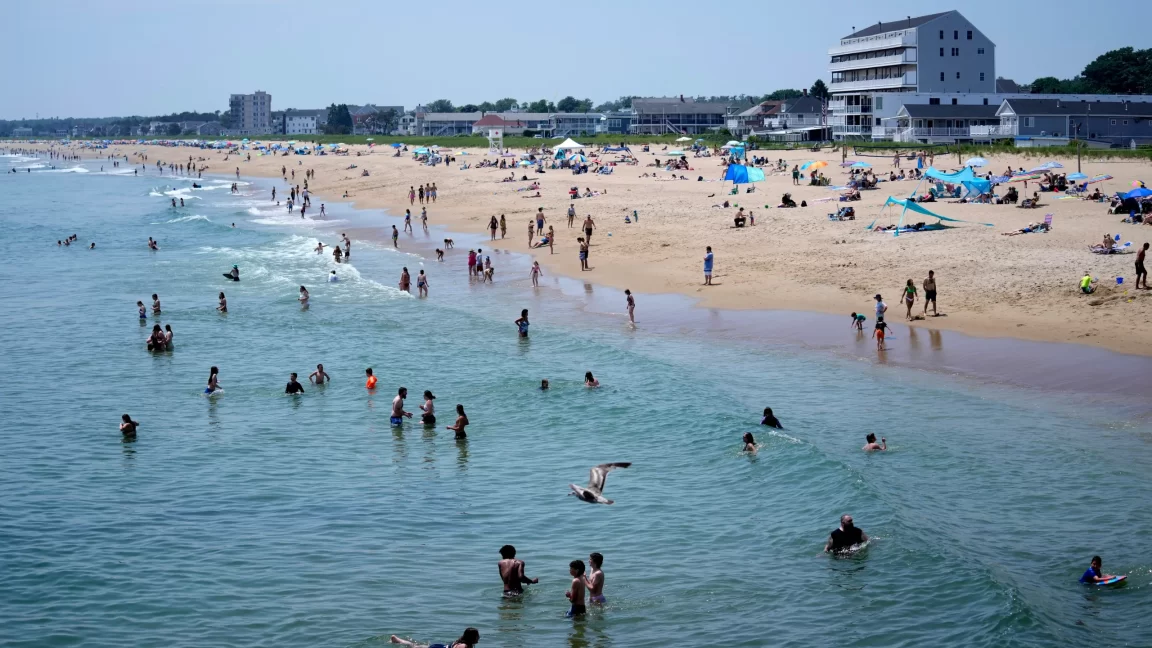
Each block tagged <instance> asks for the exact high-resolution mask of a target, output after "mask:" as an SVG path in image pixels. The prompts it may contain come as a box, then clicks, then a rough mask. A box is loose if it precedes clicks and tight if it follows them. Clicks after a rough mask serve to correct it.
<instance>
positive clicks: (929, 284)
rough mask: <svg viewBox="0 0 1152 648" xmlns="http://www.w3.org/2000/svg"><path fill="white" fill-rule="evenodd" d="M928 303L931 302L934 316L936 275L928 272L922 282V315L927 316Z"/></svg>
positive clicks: (930, 271)
mask: <svg viewBox="0 0 1152 648" xmlns="http://www.w3.org/2000/svg"><path fill="white" fill-rule="evenodd" d="M928 302H932V316H933V317H935V316H936V273H935V272H934V271H932V270H929V271H928V278H927V279H925V280H924V314H925V315H927V314H928Z"/></svg>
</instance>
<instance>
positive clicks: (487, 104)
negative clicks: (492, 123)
mask: <svg viewBox="0 0 1152 648" xmlns="http://www.w3.org/2000/svg"><path fill="white" fill-rule="evenodd" d="M479 108H480V110H482V111H484V112H486V113H489V112H493V111H495V110H496V104H494V103H492V102H491V101H484V102H481V103H480V106H479Z"/></svg>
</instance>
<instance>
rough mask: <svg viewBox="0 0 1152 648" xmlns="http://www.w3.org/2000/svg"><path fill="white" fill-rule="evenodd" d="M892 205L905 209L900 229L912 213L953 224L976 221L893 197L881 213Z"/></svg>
mask: <svg viewBox="0 0 1152 648" xmlns="http://www.w3.org/2000/svg"><path fill="white" fill-rule="evenodd" d="M890 205H896V206H897V207H902V208H903V210H902V211H901V212H900V223H899V224H898V225H897V227H898V228H899V227H901V226H903V225H904V217H905V216H906V215H907V214H908V212H910V211H913V212H916V213H917V214H924V215H925V216H931V217H932V218H935V219H936V220H937V221H949V222H953V223H975V221H966V220H962V219H959V218H949V217H947V216H941V215H940V214H937V213H936V212H933V211H930V210H929V209H928V208H926V207H924V206H923V205H921V204H920V203H916V202H912V201H911V200H902V199H900V198H893V197H892V196H888V200H886V201H884V206H883V207H882V208H881V209H880V212H881V213H883V212H884V210H885V209H888V207H889V206H890ZM875 224H876V221H872V224H871V225H869V226H868V227H867V229H872V225H875ZM975 224H977V225H983V226H985V227H992V223H975ZM897 231H899V230H897Z"/></svg>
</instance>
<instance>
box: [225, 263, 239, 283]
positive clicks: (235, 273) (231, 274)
mask: <svg viewBox="0 0 1152 648" xmlns="http://www.w3.org/2000/svg"><path fill="white" fill-rule="evenodd" d="M224 276H225V277H227V278H229V279H231V280H232V281H240V268H239V267H238V266H236V265H233V266H232V269H231V270H229V271H228V272H225V273H224Z"/></svg>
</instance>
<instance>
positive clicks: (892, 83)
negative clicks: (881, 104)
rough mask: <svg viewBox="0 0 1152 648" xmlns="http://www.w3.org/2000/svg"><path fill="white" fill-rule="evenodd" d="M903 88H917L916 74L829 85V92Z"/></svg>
mask: <svg viewBox="0 0 1152 648" xmlns="http://www.w3.org/2000/svg"><path fill="white" fill-rule="evenodd" d="M903 87H912V88H915V87H916V73H915V72H905V73H904V74H902V75H898V76H894V77H891V78H888V79H864V80H860V81H839V82H833V83H830V84H828V90H829V91H831V92H834V93H841V92H864V91H869V90H889V89H896V88H903Z"/></svg>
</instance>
